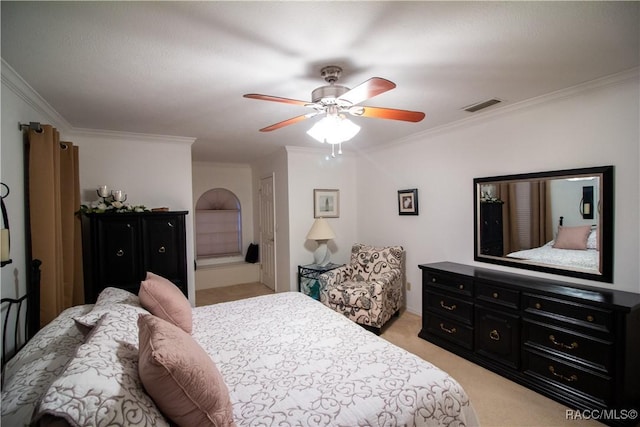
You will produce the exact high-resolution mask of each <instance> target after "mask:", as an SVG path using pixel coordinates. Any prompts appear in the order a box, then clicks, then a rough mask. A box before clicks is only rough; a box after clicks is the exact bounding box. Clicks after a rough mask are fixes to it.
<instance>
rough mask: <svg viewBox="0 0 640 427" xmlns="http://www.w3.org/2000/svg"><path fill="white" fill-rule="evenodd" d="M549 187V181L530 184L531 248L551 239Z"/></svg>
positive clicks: (551, 223)
mask: <svg viewBox="0 0 640 427" xmlns="http://www.w3.org/2000/svg"><path fill="white" fill-rule="evenodd" d="M550 186H551V181H550V180H544V181H538V182H532V183H531V247H534V248H537V247H538V246H542V245H544V244H545V243H547V242H548V241H550V240H551V239H553V220H552V218H551V188H550Z"/></svg>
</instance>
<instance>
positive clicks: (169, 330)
mask: <svg viewBox="0 0 640 427" xmlns="http://www.w3.org/2000/svg"><path fill="white" fill-rule="evenodd" d="M138 330H139V332H138V348H139V350H138V373H139V375H140V380H141V381H142V384H143V385H144V388H145V390H146V391H147V393H148V394H149V396H151V398H152V399H153V401H154V402H155V404H156V405H157V406H158V408H159V409H160V411H162V413H163V414H165V415H166V416H167V417H169V418H171V420H172V421H173V422H175V423H176V424H178V425H179V426H235V424H234V422H233V407H232V405H231V399H230V398H229V390H228V389H227V385H226V384H225V383H224V380H223V378H222V375H221V374H220V371H218V368H217V367H216V365H215V363H214V362H213V360H211V358H210V357H209V355H208V354H207V353H206V352H205V351H204V349H203V348H202V347H200V345H198V343H197V342H195V341H194V340H193V338H191V336H190V335H189V334H187V333H185V332H184V331H183V330H182V329H180V328H178V327H176V326H174V325H172V324H171V323H169V322H167V321H165V320H162V319H160V318H158V317H155V316H152V315H150V314H141V315H140V316H139V317H138Z"/></svg>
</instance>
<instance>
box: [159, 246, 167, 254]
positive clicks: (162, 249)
mask: <svg viewBox="0 0 640 427" xmlns="http://www.w3.org/2000/svg"><path fill="white" fill-rule="evenodd" d="M166 251H167V250H166V249H165V248H164V246H160V249H158V252H159V253H161V254H163V253H165V252H166Z"/></svg>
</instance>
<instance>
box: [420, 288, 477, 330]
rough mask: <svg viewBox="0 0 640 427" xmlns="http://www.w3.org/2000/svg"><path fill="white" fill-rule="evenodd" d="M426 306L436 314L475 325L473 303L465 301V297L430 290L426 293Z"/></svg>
mask: <svg viewBox="0 0 640 427" xmlns="http://www.w3.org/2000/svg"><path fill="white" fill-rule="evenodd" d="M426 296H427V298H426V302H427V306H426V308H427V309H428V310H429V311H431V312H433V313H434V314H436V315H438V316H441V317H444V318H449V319H451V320H457V321H460V322H463V323H466V324H468V325H473V303H471V302H470V301H465V300H464V299H463V297H460V298H458V297H454V296H450V295H444V294H439V293H437V292H432V291H428V292H427V293H426Z"/></svg>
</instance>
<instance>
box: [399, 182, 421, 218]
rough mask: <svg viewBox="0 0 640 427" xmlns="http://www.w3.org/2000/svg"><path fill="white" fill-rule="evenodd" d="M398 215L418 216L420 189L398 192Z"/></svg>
mask: <svg viewBox="0 0 640 427" xmlns="http://www.w3.org/2000/svg"><path fill="white" fill-rule="evenodd" d="M398 215H418V189H417V188H411V189H409V190H398Z"/></svg>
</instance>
